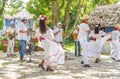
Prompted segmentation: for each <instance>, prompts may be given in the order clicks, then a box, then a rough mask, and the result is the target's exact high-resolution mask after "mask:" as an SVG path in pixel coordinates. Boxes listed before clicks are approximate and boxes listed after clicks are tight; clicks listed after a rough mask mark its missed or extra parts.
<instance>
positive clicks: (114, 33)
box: [112, 30, 120, 41]
mask: <svg viewBox="0 0 120 79" xmlns="http://www.w3.org/2000/svg"><path fill="white" fill-rule="evenodd" d="M119 38H120V32H119V31H118V30H114V31H112V41H119Z"/></svg>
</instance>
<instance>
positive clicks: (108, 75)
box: [0, 52, 120, 79]
mask: <svg viewBox="0 0 120 79" xmlns="http://www.w3.org/2000/svg"><path fill="white" fill-rule="evenodd" d="M42 57H43V55H42V52H35V53H34V54H32V62H29V55H25V62H23V63H21V62H19V54H18V53H17V57H14V58H11V57H9V58H8V57H7V56H6V53H3V52H0V79H120V62H116V61H114V60H112V59H111V58H110V56H109V55H102V57H101V62H100V63H94V61H95V60H94V58H90V59H89V61H90V65H91V67H90V68H84V67H83V65H81V63H80V62H81V59H82V56H80V57H75V56H74V54H73V52H68V53H67V59H66V60H65V64H64V65H58V66H57V67H54V70H55V71H54V72H47V71H45V70H42V69H41V68H38V64H39V62H40V61H41V59H42Z"/></svg>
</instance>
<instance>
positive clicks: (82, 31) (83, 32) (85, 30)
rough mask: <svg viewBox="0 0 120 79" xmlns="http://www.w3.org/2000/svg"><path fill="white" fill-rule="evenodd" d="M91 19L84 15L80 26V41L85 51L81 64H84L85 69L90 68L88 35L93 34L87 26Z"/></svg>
mask: <svg viewBox="0 0 120 79" xmlns="http://www.w3.org/2000/svg"><path fill="white" fill-rule="evenodd" d="M88 19H89V16H88V15H84V16H83V17H82V18H81V20H82V23H81V24H80V25H79V26H78V31H79V33H78V40H79V41H80V44H81V47H82V49H83V60H82V61H81V64H84V67H90V65H89V63H88V53H89V50H88V41H87V37H88V34H89V33H90V32H91V31H90V28H89V26H88V24H87V22H88Z"/></svg>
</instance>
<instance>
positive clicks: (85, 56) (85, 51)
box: [79, 38, 89, 64]
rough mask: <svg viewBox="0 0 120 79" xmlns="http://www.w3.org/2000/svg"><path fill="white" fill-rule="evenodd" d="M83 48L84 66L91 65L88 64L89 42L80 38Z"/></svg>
mask: <svg viewBox="0 0 120 79" xmlns="http://www.w3.org/2000/svg"><path fill="white" fill-rule="evenodd" d="M79 41H80V44H81V47H82V49H83V62H84V64H89V63H88V52H89V50H88V41H87V38H80V39H79Z"/></svg>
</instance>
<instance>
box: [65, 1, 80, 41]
mask: <svg viewBox="0 0 120 79" xmlns="http://www.w3.org/2000/svg"><path fill="white" fill-rule="evenodd" d="M80 2H81V0H78V5H77V13H76V16H75V17H76V18H75V21H74V24H73V25H72V27H71V28H69V29H67V32H66V36H65V38H64V40H65V39H66V38H69V37H70V35H71V34H72V32H73V30H74V28H75V27H76V25H77V23H78V20H79V14H80Z"/></svg>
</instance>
